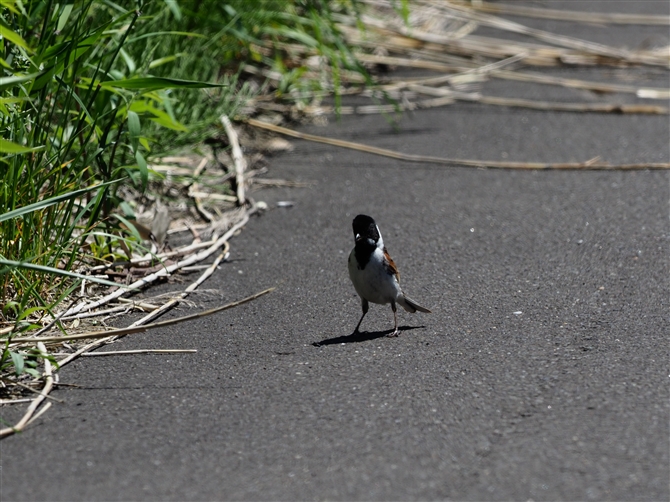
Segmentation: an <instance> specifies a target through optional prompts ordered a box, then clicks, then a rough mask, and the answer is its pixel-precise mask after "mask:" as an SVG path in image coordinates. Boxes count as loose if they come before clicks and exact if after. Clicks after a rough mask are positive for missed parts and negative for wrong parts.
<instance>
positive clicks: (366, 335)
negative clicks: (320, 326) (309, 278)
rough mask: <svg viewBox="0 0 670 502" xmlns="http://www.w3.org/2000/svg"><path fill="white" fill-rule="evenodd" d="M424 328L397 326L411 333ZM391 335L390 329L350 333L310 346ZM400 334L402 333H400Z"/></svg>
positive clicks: (400, 329) (365, 340) (367, 339)
mask: <svg viewBox="0 0 670 502" xmlns="http://www.w3.org/2000/svg"><path fill="white" fill-rule="evenodd" d="M419 328H425V326H398V331H401V332H402V331H411V330H413V329H419ZM391 333H393V330H392V329H388V330H386V331H362V332H359V333H352V334H351V335H344V336H336V337H335V338H326V339H325V340H321V341H320V342H314V343H313V344H312V345H314V346H315V347H323V346H324V345H334V344H338V343H360V342H367V341H370V340H376V339H377V338H382V337H385V336H387V335H389V334H391ZM401 334H402V333H401Z"/></svg>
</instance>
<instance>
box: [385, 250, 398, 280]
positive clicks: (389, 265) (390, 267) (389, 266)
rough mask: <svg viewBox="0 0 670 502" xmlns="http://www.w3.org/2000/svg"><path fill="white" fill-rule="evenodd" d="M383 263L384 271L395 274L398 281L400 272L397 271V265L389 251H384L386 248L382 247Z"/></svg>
mask: <svg viewBox="0 0 670 502" xmlns="http://www.w3.org/2000/svg"><path fill="white" fill-rule="evenodd" d="M384 265H385V266H386V271H387V272H388V273H389V274H390V275H395V278H396V279H397V281H398V282H400V272H399V271H398V267H396V265H395V262H394V261H393V258H391V255H390V254H389V252H388V251H386V248H384Z"/></svg>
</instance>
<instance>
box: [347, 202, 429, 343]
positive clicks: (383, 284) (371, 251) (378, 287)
mask: <svg viewBox="0 0 670 502" xmlns="http://www.w3.org/2000/svg"><path fill="white" fill-rule="evenodd" d="M352 226H353V229H354V239H355V245H354V249H352V250H351V253H349V260H348V267H349V278H350V279H351V282H352V283H353V285H354V289H355V290H356V293H358V296H360V297H361V307H362V309H363V315H362V316H361V319H360V320H359V321H358V324H357V325H356V329H355V330H354V334H356V333H359V331H358V328H360V326H361V323H362V322H363V318H364V317H365V314H367V313H368V309H369V307H370V302H372V303H378V304H381V305H386V304H388V303H390V304H391V309H392V310H393V322H394V329H393V332H392V333H389V334H388V335H387V336H398V333H399V331H398V314H397V309H396V304H398V305H400V306H402V307H403V308H404V309H405V310H406V311H407V312H411V313H414V312H416V311H417V310H418V311H419V312H425V313H427V314H429V313H431V312H430V310H428V309H427V308H425V307H422V306H421V305H419V304H418V303H416V302H415V301H414V300H412V299H411V298H409V297H408V296H407V295H406V294H405V293H404V292H403V290H402V288H401V287H400V273H399V272H398V267H396V264H395V263H394V262H393V259H392V258H391V255H389V253H388V251H387V250H386V247H385V246H384V240H383V239H382V234H381V232H380V231H379V227H378V226H377V224H376V223H375V220H374V219H372V217H370V216H367V215H365V214H359V215H358V216H356V217H355V218H354V221H353V223H352Z"/></svg>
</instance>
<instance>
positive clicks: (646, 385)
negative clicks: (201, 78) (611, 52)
mask: <svg viewBox="0 0 670 502" xmlns="http://www.w3.org/2000/svg"><path fill="white" fill-rule="evenodd" d="M559 3H561V2H559ZM605 3H607V2H605ZM616 3H617V10H623V9H625V8H630V9H635V8H639V9H645V8H646V9H648V10H654V9H655V11H656V12H658V11H659V10H660V11H661V12H663V10H664V9H665V14H668V12H667V11H668V9H669V8H670V7H668V4H667V2H628V3H626V4H624V3H622V2H616ZM561 4H562V5H564V6H566V5H569V6H572V7H575V3H574V2H572V3H571V2H562V3H561ZM595 4H596V5H600V6H601V7H602V5H603V3H602V2H600V3H598V2H596V3H595ZM636 5H637V7H636ZM525 21H527V20H525ZM535 25H538V26H542V22H539V21H538V22H536V23H535ZM592 30H593V31H596V32H597V33H595V34H594V38H597V37H600V41H603V42H609V43H616V42H617V41H622V42H621V43H629V44H630V45H631V46H633V45H634V44H635V43H640V42H641V41H642V40H644V39H645V37H646V36H647V35H648V33H652V34H654V33H657V32H658V31H659V28H645V27H637V30H638V31H634V30H631V29H630V28H621V30H622V31H621V32H617V34H612V33H610V34H608V35H603V33H602V32H601V31H598V30H597V29H592ZM660 31H661V32H662V33H667V27H666V28H660ZM581 35H585V34H581ZM608 37H610V38H608ZM624 73H625V72H624ZM599 75H600V77H601V78H604V79H614V81H616V79H618V78H620V77H621V75H622V72H614V71H610V72H609V73H605V74H602V73H600V74H599ZM584 76H586V74H585V75H584ZM592 76H593V75H592ZM656 76H658V75H656ZM649 78H650V79H653V78H655V77H654V74H652V75H651V76H650V77H649ZM663 82H665V85H667V74H662V75H661V84H663ZM487 89H489V90H490V91H491V93H494V91H495V92H498V91H500V92H508V93H509V94H510V95H513V94H514V93H515V92H521V93H522V94H523V95H524V96H526V97H527V96H528V95H533V93H542V92H556V93H558V94H560V93H567V96H570V93H571V92H573V93H574V94H572V96H573V98H576V97H580V98H583V97H584V96H585V94H584V93H583V92H581V91H579V92H578V91H553V90H552V91H548V90H539V91H538V90H537V89H536V88H527V89H526V88H523V87H519V86H513V85H512V84H509V83H507V84H506V83H498V82H494V83H492V84H491V87H487ZM517 95H518V94H517ZM538 95H539V94H538ZM552 96H554V94H552ZM593 99H599V98H595V97H594V98H593ZM609 99H613V98H612V97H610V98H609ZM302 130H304V131H307V132H312V133H316V134H322V135H328V136H331V137H338V138H343V139H349V140H353V141H359V142H363V143H367V144H370V145H375V146H380V147H386V148H393V149H397V150H401V151H404V152H407V153H420V154H425V155H436V156H445V157H446V156H448V157H464V158H479V159H508V160H542V161H547V162H551V161H578V160H585V159H589V158H592V157H594V156H596V155H601V156H602V157H603V159H604V160H607V161H610V162H613V163H618V162H639V161H649V162H663V161H664V162H667V161H668V160H669V156H670V155H669V152H668V139H669V138H670V130H669V123H668V118H667V116H660V117H654V116H634V115H595V114H589V115H578V114H570V113H562V114H561V113H547V112H534V111H528V110H511V109H503V108H493V107H484V106H479V105H476V104H457V105H453V106H450V107H448V108H442V109H435V110H425V111H421V112H417V113H414V114H411V115H408V116H406V117H404V118H403V120H402V121H401V124H400V127H399V129H398V130H395V129H394V128H393V127H392V126H391V125H390V124H389V123H388V122H387V121H386V120H385V119H384V118H383V117H380V116H357V117H343V118H342V120H341V121H340V122H339V123H333V124H331V125H330V126H328V127H326V128H319V127H316V126H309V127H304V128H302ZM294 145H295V147H296V149H295V151H294V152H293V153H291V154H286V155H283V156H280V157H276V158H273V159H272V161H271V176H272V177H284V178H292V179H302V180H313V181H315V182H316V184H315V185H314V186H312V187H310V188H306V189H288V188H279V189H272V190H269V191H263V192H258V193H256V194H255V196H256V197H257V199H262V200H265V201H266V202H267V203H268V204H269V206H270V207H271V208H273V209H272V210H270V211H268V212H266V213H265V214H263V215H262V216H260V217H257V218H253V219H252V221H251V222H250V223H249V224H248V225H247V227H246V228H245V230H244V231H243V233H242V234H241V235H239V236H238V237H235V239H234V240H233V241H232V242H231V244H232V249H231V252H232V256H231V261H230V262H229V263H226V264H225V265H223V266H222V267H221V270H220V271H219V272H218V273H217V274H215V276H214V277H212V278H211V279H210V280H209V281H208V282H207V283H206V284H205V285H204V286H203V287H204V288H216V289H218V290H219V293H210V294H201V295H197V296H195V297H194V299H195V301H196V302H197V304H198V308H202V309H204V308H211V307H213V306H216V305H218V304H221V303H222V302H224V301H230V300H234V299H238V298H241V297H243V296H245V295H247V294H250V293H253V292H256V291H259V290H261V289H264V288H266V287H269V286H277V287H278V289H277V290H276V291H275V292H274V293H272V294H270V295H268V296H265V297H263V298H261V299H259V300H257V301H255V302H253V303H250V304H247V305H244V306H242V307H239V308H236V309H233V310H230V311H226V312H223V313H221V314H218V315H215V316H212V317H209V318H205V319H202V320H199V321H196V322H193V323H190V324H187V325H180V326H178V327H176V328H175V329H166V330H164V331H161V332H152V333H149V334H140V335H133V336H131V337H127V338H125V339H123V340H122V341H120V342H118V343H117V344H115V345H114V346H113V349H116V350H119V349H131V348H196V349H198V353H197V354H185V355H170V356H130V357H128V356H127V357H107V358H86V359H80V360H78V361H76V362H75V363H72V364H71V365H68V366H67V367H66V368H64V370H63V371H62V372H61V381H63V382H67V383H72V384H76V385H78V386H79V387H76V388H75V387H72V388H61V389H60V390H58V391H55V392H54V393H53V394H52V395H53V396H54V397H56V398H57V399H59V400H62V401H63V402H62V403H54V406H53V407H52V408H51V410H49V411H48V413H46V414H45V415H43V417H42V418H41V419H40V420H39V424H37V425H35V426H32V427H30V428H29V429H28V430H27V431H25V432H24V433H22V434H20V435H16V436H13V437H10V438H8V439H5V440H3V441H2V442H0V453H1V455H2V460H1V462H2V465H1V471H0V472H1V474H0V476H1V477H0V499H2V500H3V501H10V500H432V499H451V500H530V499H532V500H668V498H669V497H670V494H669V489H668V480H669V474H668V473H669V459H668V451H669V441H668V423H669V413H668V411H669V406H668V403H669V400H668V397H669V396H668V375H669V374H670V373H669V368H668V360H669V357H668V355H669V354H668V324H669V323H668V311H669V310H668V307H669V305H668V304H669V303H670V300H669V297H670V294H669V293H670V283H669V276H670V274H669V272H670V267H669V259H668V257H669V253H668V251H669V249H668V248H669V246H668V236H669V235H670V228H669V222H668V210H669V204H668V201H669V200H670V175H669V173H667V172H650V171H642V172H556V171H542V172H537V171H536V172H521V171H499V170H484V169H470V168H445V167H435V166H432V167H431V166H425V165H418V164H408V163H402V162H397V161H393V160H391V159H386V158H381V157H375V156H371V155H365V154H361V153H358V152H353V151H347V150H337V149H334V148H331V147H327V146H325V145H317V144H312V143H307V142H302V141H295V142H294ZM279 200H291V201H294V202H295V205H294V207H292V208H289V209H279V208H276V209H275V203H276V202H277V201H279ZM358 213H367V214H370V215H372V216H373V217H374V218H375V219H376V220H377V223H378V224H379V227H380V229H381V231H382V234H383V236H384V240H385V243H386V245H387V248H388V249H389V251H390V253H391V254H392V256H393V257H394V259H395V261H396V263H397V265H398V267H399V268H400V271H401V274H402V281H403V285H404V288H405V289H406V291H407V292H408V294H409V295H410V296H412V297H413V298H414V299H415V300H417V301H418V302H419V303H421V304H422V305H425V306H426V307H428V308H430V309H431V310H433V313H432V314H430V315H421V314H415V315H410V314H407V313H405V312H400V313H399V315H400V324H401V326H402V333H401V335H400V336H399V337H397V338H387V337H385V336H384V335H385V334H386V333H387V332H388V331H389V330H390V329H391V328H392V327H393V317H392V313H391V310H390V308H389V307H388V306H386V307H382V306H378V305H372V306H371V310H370V313H369V314H368V316H367V317H366V319H365V321H364V322H363V325H362V330H363V331H364V333H363V335H361V336H355V337H352V336H349V335H350V333H351V332H352V330H353V328H354V326H355V325H356V322H357V321H358V317H359V315H360V306H359V300H358V298H357V297H356V295H355V292H354V290H353V287H352V286H351V284H350V283H349V279H348V276H347V267H346V258H347V254H348V252H349V250H350V249H351V247H352V246H353V236H352V235H351V220H352V218H353V216H355V215H356V214H358ZM167 288H168V287H167V286H166V287H165V289H167ZM155 292H156V290H154V291H153V292H152V293H155ZM193 311H194V310H193V309H192V308H188V307H181V308H179V309H178V310H177V312H175V313H173V314H171V315H184V314H185V313H192V312H193ZM103 350H109V349H103ZM6 411H7V409H6V408H5V409H3V410H2V412H3V417H6V416H7V414H6Z"/></svg>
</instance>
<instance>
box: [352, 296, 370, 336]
mask: <svg viewBox="0 0 670 502" xmlns="http://www.w3.org/2000/svg"><path fill="white" fill-rule="evenodd" d="M361 307H362V308H363V315H362V316H361V320H360V321H358V324H357V325H356V329H355V330H354V333H358V332H359V331H358V328H360V326H361V323H362V322H363V318H364V317H365V314H367V313H368V309H369V308H370V304H369V303H368V301H367V300H363V299H361Z"/></svg>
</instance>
